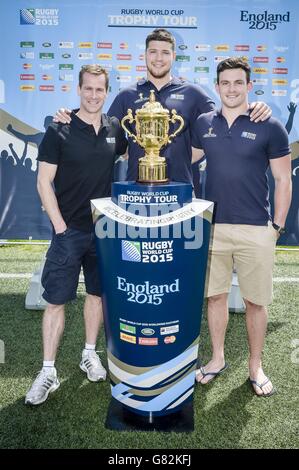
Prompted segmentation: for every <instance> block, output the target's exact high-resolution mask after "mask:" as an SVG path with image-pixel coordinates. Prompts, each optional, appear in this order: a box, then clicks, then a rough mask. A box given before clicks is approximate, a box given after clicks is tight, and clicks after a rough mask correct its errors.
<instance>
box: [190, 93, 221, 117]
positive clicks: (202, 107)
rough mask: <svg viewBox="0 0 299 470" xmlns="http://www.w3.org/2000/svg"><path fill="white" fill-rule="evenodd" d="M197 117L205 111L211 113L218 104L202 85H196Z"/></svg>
mask: <svg viewBox="0 0 299 470" xmlns="http://www.w3.org/2000/svg"><path fill="white" fill-rule="evenodd" d="M195 100H196V104H197V106H196V116H194V119H196V118H197V117H198V116H200V115H201V114H204V113H209V112H210V111H214V110H215V108H216V105H215V103H214V101H213V100H212V99H211V98H210V97H209V96H208V95H207V93H206V92H205V91H204V90H203V89H202V88H200V87H196V97H195Z"/></svg>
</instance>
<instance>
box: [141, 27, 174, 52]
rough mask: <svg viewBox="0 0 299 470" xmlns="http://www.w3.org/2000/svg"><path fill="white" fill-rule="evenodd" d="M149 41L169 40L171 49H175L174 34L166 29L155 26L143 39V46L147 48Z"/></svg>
mask: <svg viewBox="0 0 299 470" xmlns="http://www.w3.org/2000/svg"><path fill="white" fill-rule="evenodd" d="M150 41H165V42H169V43H170V44H171V46H172V50H173V51H174V50H175V39H174V36H173V35H172V34H171V33H170V32H169V31H167V29H163V28H157V29H154V31H152V32H151V33H150V34H149V35H148V36H147V37H146V40H145V48H146V49H147V48H148V45H149V43H150Z"/></svg>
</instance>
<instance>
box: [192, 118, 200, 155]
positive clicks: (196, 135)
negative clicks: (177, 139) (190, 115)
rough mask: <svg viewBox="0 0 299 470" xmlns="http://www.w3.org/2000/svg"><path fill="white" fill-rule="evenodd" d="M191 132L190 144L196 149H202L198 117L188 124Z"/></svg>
mask: <svg viewBox="0 0 299 470" xmlns="http://www.w3.org/2000/svg"><path fill="white" fill-rule="evenodd" d="M190 133H191V145H192V147H195V148H197V149H202V148H203V146H202V143H201V140H200V118H197V119H196V120H195V121H194V122H193V123H192V124H191V126H190Z"/></svg>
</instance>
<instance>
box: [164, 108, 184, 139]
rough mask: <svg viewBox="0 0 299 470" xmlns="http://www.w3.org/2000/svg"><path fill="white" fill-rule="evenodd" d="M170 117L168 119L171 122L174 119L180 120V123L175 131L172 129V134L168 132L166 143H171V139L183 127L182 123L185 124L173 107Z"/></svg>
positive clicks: (173, 121)
mask: <svg viewBox="0 0 299 470" xmlns="http://www.w3.org/2000/svg"><path fill="white" fill-rule="evenodd" d="M171 112H172V118H171V119H170V122H172V123H173V124H174V123H175V121H179V122H180V125H179V127H178V128H177V130H176V131H174V133H173V134H170V136H169V137H168V143H171V139H173V138H174V137H175V136H176V135H177V134H178V133H179V132H181V130H182V129H183V127H184V124H185V121H184V119H183V118H182V116H179V115H178V114H177V112H176V110H175V109H173V110H172V111H171Z"/></svg>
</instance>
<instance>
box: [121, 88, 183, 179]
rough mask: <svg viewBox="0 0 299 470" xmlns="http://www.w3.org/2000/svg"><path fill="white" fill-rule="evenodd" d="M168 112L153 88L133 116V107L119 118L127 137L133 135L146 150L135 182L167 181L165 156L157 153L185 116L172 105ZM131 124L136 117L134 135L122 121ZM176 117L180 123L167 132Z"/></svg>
mask: <svg viewBox="0 0 299 470" xmlns="http://www.w3.org/2000/svg"><path fill="white" fill-rule="evenodd" d="M171 114H172V115H171V117H170V116H169V110H168V109H165V108H163V107H162V105H161V104H160V103H159V102H157V101H156V99H155V92H154V90H151V91H150V97H149V101H148V102H147V103H146V104H144V105H143V106H142V108H140V109H137V110H136V113H135V118H134V117H133V114H132V110H131V109H128V114H127V115H126V116H124V118H123V119H122V120H121V125H122V127H123V128H124V130H125V131H126V132H127V134H128V136H129V137H132V138H133V141H134V142H137V143H138V144H139V145H140V146H141V147H143V148H144V150H145V155H144V157H141V158H140V159H139V165H138V180H137V181H138V182H139V183H147V184H155V183H167V181H168V178H167V165H166V161H165V158H164V157H161V156H160V155H159V151H160V149H161V147H163V146H164V145H166V144H169V143H171V139H173V138H174V137H175V136H176V135H177V134H178V133H179V132H180V131H181V130H182V128H183V127H184V119H183V118H182V117H181V116H179V115H178V114H177V113H176V111H175V110H174V109H173V110H172V111H171ZM126 121H128V122H129V123H130V124H132V123H133V122H134V121H135V128H136V135H135V134H133V133H132V132H131V131H129V129H128V128H127V127H126V125H125V122H126ZM176 121H178V122H179V127H178V128H177V130H176V131H175V132H174V133H173V134H170V135H168V133H169V122H172V123H173V124H174V123H175V122H176Z"/></svg>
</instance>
